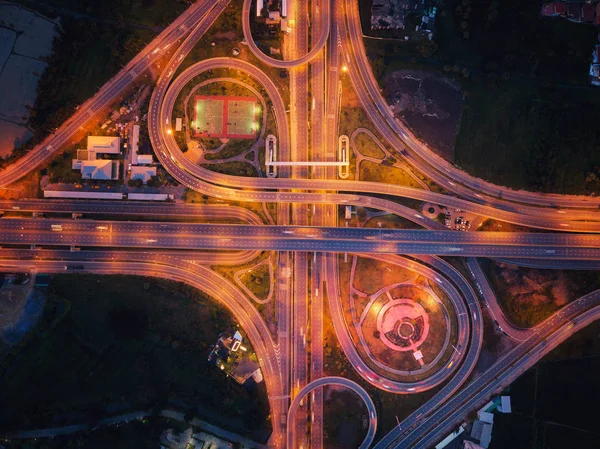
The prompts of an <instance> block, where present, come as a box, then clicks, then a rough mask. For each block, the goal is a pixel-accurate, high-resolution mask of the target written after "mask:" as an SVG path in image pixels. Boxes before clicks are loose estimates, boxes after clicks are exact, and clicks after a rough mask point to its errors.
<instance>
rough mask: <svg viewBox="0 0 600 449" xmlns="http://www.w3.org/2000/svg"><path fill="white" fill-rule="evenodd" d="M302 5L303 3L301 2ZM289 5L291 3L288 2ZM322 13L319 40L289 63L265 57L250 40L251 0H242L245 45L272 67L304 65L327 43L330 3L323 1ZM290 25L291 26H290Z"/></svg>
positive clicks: (251, 39) (293, 30)
mask: <svg viewBox="0 0 600 449" xmlns="http://www.w3.org/2000/svg"><path fill="white" fill-rule="evenodd" d="M301 2H302V3H305V2H303V1H301ZM290 3H292V2H291V1H290ZM323 3H324V5H323V6H324V8H323V12H322V13H321V15H322V17H321V33H320V36H319V40H318V41H317V42H316V43H315V44H314V45H313V46H312V48H311V50H310V51H309V52H308V53H306V54H305V55H302V56H297V55H294V59H292V60H289V61H282V60H280V59H274V58H271V57H270V56H267V55H265V54H264V53H263V52H262V51H261V50H260V49H259V48H258V47H257V46H256V43H255V42H254V39H253V38H252V31H251V29H250V14H252V13H253V12H254V11H255V10H253V8H252V0H244V5H243V7H242V31H243V33H244V38H245V39H246V43H247V44H248V48H249V49H250V51H251V52H252V53H253V54H254V56H256V57H257V58H258V59H259V60H260V61H261V62H264V63H265V64H268V65H270V66H272V67H279V68H282V69H290V68H293V67H297V66H300V65H304V64H306V63H308V62H309V61H311V60H313V59H314V58H315V57H316V56H317V55H318V54H319V52H320V51H321V50H322V49H323V48H324V47H325V44H326V43H327V37H328V36H329V23H330V20H329V12H330V8H331V4H330V1H325V2H323ZM296 20H298V19H296ZM290 25H291V24H290ZM291 28H292V31H291V33H290V34H293V33H296V32H298V28H301V26H298V27H297V28H296V27H294V26H293V25H291Z"/></svg>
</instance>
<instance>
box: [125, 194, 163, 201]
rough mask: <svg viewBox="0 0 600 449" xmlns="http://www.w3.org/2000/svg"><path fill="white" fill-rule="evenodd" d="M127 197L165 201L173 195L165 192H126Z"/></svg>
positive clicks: (136, 199)
mask: <svg viewBox="0 0 600 449" xmlns="http://www.w3.org/2000/svg"><path fill="white" fill-rule="evenodd" d="M127 198H128V199H130V200H134V201H167V200H172V199H173V195H170V194H166V193H128V194H127Z"/></svg>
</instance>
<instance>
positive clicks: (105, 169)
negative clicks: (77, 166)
mask: <svg viewBox="0 0 600 449" xmlns="http://www.w3.org/2000/svg"><path fill="white" fill-rule="evenodd" d="M119 165H120V164H119V161H113V160H110V159H96V160H93V161H81V178H82V179H96V180H100V181H108V180H111V179H119Z"/></svg>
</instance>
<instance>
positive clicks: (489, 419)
mask: <svg viewBox="0 0 600 449" xmlns="http://www.w3.org/2000/svg"><path fill="white" fill-rule="evenodd" d="M477 417H478V418H479V421H483V422H486V423H488V424H494V414H493V413H490V412H479V413H478V414H477Z"/></svg>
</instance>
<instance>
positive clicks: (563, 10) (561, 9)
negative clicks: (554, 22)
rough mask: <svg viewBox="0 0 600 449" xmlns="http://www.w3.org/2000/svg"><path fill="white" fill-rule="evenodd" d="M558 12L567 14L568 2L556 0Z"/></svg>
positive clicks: (561, 14) (558, 13)
mask: <svg viewBox="0 0 600 449" xmlns="http://www.w3.org/2000/svg"><path fill="white" fill-rule="evenodd" d="M554 5H555V7H554V9H555V11H556V14H557V15H559V16H565V15H566V14H567V4H566V3H563V2H556V3H555V4H554Z"/></svg>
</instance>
